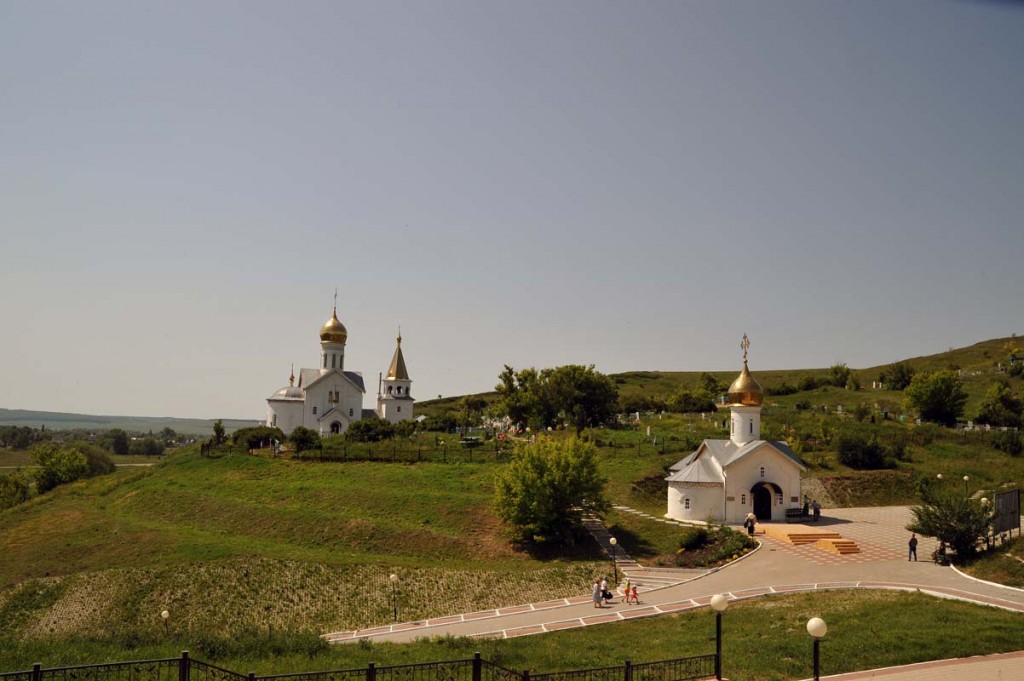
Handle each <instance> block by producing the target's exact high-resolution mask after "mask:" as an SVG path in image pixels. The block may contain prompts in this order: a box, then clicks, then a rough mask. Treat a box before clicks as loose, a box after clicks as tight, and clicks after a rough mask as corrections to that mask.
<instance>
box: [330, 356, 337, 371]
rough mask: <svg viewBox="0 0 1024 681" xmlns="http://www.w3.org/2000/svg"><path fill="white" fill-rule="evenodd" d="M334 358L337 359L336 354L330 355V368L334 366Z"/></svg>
mask: <svg viewBox="0 0 1024 681" xmlns="http://www.w3.org/2000/svg"><path fill="white" fill-rule="evenodd" d="M336 359H338V356H337V355H331V368H332V369H333V368H334V366H335V365H334V361H335V360H336Z"/></svg>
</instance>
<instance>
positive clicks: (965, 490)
mask: <svg viewBox="0 0 1024 681" xmlns="http://www.w3.org/2000/svg"><path fill="white" fill-rule="evenodd" d="M970 479H971V476H969V475H965V476H964V494H967V481H968V480H970Z"/></svg>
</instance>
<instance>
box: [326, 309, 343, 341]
mask: <svg viewBox="0 0 1024 681" xmlns="http://www.w3.org/2000/svg"><path fill="white" fill-rule="evenodd" d="M346 340H348V330H347V329H346V328H345V325H344V324H342V323H341V320H339V319H338V308H334V313H333V314H332V315H331V318H330V319H328V320H327V321H326V322H324V325H323V326H321V327H320V341H321V342H323V343H344V342H345V341H346Z"/></svg>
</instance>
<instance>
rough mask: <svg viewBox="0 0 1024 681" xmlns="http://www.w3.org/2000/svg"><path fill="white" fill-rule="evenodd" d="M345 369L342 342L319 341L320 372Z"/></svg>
mask: <svg viewBox="0 0 1024 681" xmlns="http://www.w3.org/2000/svg"><path fill="white" fill-rule="evenodd" d="M331 369H337V370H338V371H344V369H345V345H344V343H320V372H321V373H323V372H326V371H330V370H331Z"/></svg>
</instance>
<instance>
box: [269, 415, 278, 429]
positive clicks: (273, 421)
mask: <svg viewBox="0 0 1024 681" xmlns="http://www.w3.org/2000/svg"><path fill="white" fill-rule="evenodd" d="M270 425H272V426H274V427H275V428H276V427H277V414H274V418H273V419H271V421H270Z"/></svg>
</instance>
